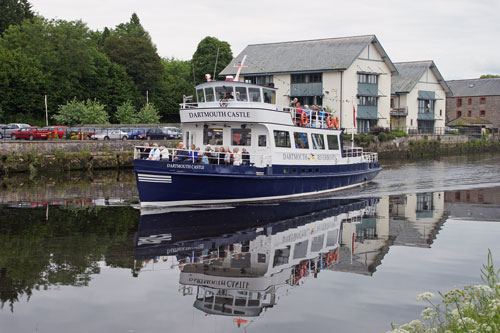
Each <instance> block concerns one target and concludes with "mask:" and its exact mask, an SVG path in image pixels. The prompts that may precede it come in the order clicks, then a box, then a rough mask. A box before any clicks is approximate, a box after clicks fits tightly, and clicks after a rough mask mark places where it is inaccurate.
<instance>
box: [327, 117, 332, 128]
mask: <svg viewBox="0 0 500 333" xmlns="http://www.w3.org/2000/svg"><path fill="white" fill-rule="evenodd" d="M326 125H327V126H328V128H332V127H333V118H332V116H328V117H327V118H326Z"/></svg>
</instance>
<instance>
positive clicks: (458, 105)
mask: <svg viewBox="0 0 500 333" xmlns="http://www.w3.org/2000/svg"><path fill="white" fill-rule="evenodd" d="M460 106H462V99H461V98H457V107H460Z"/></svg>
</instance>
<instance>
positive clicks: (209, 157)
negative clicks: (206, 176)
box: [203, 145, 213, 164]
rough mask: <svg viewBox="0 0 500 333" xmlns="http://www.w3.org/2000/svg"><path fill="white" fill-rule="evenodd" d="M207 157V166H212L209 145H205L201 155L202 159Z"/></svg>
mask: <svg viewBox="0 0 500 333" xmlns="http://www.w3.org/2000/svg"><path fill="white" fill-rule="evenodd" d="M205 156H206V157H207V161H208V162H207V164H213V161H212V159H213V156H212V147H211V146H210V145H207V146H206V147H205V152H204V153H203V157H205Z"/></svg>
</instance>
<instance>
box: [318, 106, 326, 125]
mask: <svg viewBox="0 0 500 333" xmlns="http://www.w3.org/2000/svg"><path fill="white" fill-rule="evenodd" d="M327 116H328V114H327V113H326V108H321V111H319V121H320V124H321V125H320V127H321V128H323V127H325V121H326V117H327Z"/></svg>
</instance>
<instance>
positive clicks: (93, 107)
mask: <svg viewBox="0 0 500 333" xmlns="http://www.w3.org/2000/svg"><path fill="white" fill-rule="evenodd" d="M54 119H55V120H56V121H57V122H58V123H60V124H64V125H69V126H72V125H84V124H108V123H109V122H108V119H109V116H108V114H107V112H106V110H104V105H103V104H100V103H99V102H97V101H96V100H90V99H89V100H87V102H81V101H78V100H77V99H76V98H74V99H73V100H72V101H70V102H68V103H66V104H64V105H60V106H59V111H58V113H57V114H56V115H54Z"/></svg>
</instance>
